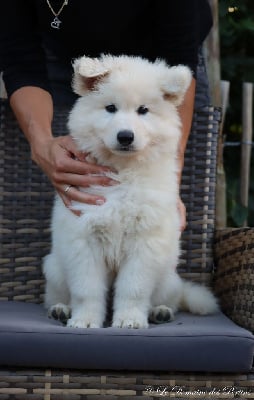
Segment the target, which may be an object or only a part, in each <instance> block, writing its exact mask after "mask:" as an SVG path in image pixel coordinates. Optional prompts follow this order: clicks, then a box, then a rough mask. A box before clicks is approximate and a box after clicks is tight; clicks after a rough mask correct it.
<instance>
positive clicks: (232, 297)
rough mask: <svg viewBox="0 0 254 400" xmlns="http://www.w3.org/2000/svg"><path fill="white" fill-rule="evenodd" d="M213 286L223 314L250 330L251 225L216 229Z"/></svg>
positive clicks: (253, 320) (253, 296) (253, 319)
mask: <svg viewBox="0 0 254 400" xmlns="http://www.w3.org/2000/svg"><path fill="white" fill-rule="evenodd" d="M215 260H216V265H217V271H216V280H215V290H216V292H217V294H218V296H219V298H220V301H221V307H222V309H223V311H224V312H225V314H227V315H228V316H230V318H231V319H233V320H234V321H235V322H236V323H238V324H239V325H241V326H244V327H245V328H247V329H249V330H251V331H252V332H254V229H253V228H242V229H222V230H219V231H217V233H216V241H215Z"/></svg>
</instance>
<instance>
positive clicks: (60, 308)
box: [48, 303, 71, 324]
mask: <svg viewBox="0 0 254 400" xmlns="http://www.w3.org/2000/svg"><path fill="white" fill-rule="evenodd" d="M48 317H49V318H54V319H56V320H58V321H61V322H62V323H63V324H66V322H67V321H68V319H69V318H70V317H71V308H70V307H69V306H67V305H66V304H63V303H57V304H55V305H54V306H51V307H50V308H49V309H48Z"/></svg>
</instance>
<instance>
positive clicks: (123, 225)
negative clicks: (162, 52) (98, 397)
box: [44, 56, 218, 328]
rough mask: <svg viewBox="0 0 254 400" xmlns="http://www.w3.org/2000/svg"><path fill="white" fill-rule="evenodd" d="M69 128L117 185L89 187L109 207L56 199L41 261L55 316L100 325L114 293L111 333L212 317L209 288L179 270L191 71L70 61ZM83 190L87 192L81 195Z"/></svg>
mask: <svg viewBox="0 0 254 400" xmlns="http://www.w3.org/2000/svg"><path fill="white" fill-rule="evenodd" d="M74 71H75V73H74V80H73V88H74V91H75V92H76V93H78V94H79V95H80V96H81V97H80V98H79V99H78V100H77V102H76V104H75V105H74V107H73V109H72V111H71V114H70V118H69V130H70V132H71V135H72V136H73V138H74V140H75V141H76V143H77V146H78V148H79V149H80V150H82V151H84V152H86V153H89V154H90V160H93V159H94V160H95V161H96V162H97V163H98V164H101V165H106V166H109V167H112V168H114V170H116V171H117V172H116V173H115V174H113V173H111V174H109V175H110V176H111V177H112V178H113V179H115V180H116V181H118V182H119V184H117V185H114V186H107V187H102V186H101V187H99V186H97V187H94V186H93V187H90V188H89V189H86V191H87V190H88V191H89V193H93V194H100V195H103V196H104V197H105V198H106V202H105V203H104V204H103V205H97V206H95V205H88V204H77V203H76V204H73V208H75V209H76V210H80V211H81V213H82V215H81V216H80V217H77V216H75V215H74V214H73V213H72V212H71V211H70V210H68V209H67V208H66V207H65V206H64V204H63V203H62V201H61V199H60V198H59V197H57V198H56V201H55V206H54V211H53V218H52V241H53V243H52V252H51V254H49V255H48V256H47V257H46V258H45V262H44V273H45V276H46V282H47V283H46V295H45V304H46V306H47V307H48V308H49V314H50V315H52V316H54V317H55V318H59V319H64V318H66V319H68V321H67V325H68V326H70V327H77V328H88V327H90V328H93V327H94V328H95V327H101V326H103V323H104V321H105V316H106V308H107V293H108V291H109V289H110V288H111V286H112V287H113V289H114V300H113V318H112V326H114V327H121V328H125V327H127V328H146V327H147V326H148V321H149V319H150V320H151V321H152V322H157V323H159V322H165V321H169V320H171V319H172V318H173V314H174V312H176V311H177V310H179V309H185V310H188V311H190V312H193V313H197V314H207V313H213V312H216V311H217V309H218V306H217V302H216V299H215V298H214V296H213V295H212V293H211V292H210V291H209V290H208V289H207V288H205V287H202V286H200V285H197V284H193V283H190V282H185V281H183V280H182V279H181V278H180V277H179V276H178V274H177V272H176V266H177V263H178V258H179V253H180V246H179V237H180V220H179V215H178V210H177V199H178V184H177V147H178V142H179V137H180V134H181V133H180V132H181V124H180V119H179V116H178V112H177V107H178V106H179V105H180V104H181V102H182V100H183V97H184V94H185V92H186V90H187V88H188V86H189V84H190V81H191V73H190V71H189V69H188V68H187V67H184V66H177V67H171V68H170V67H168V66H167V65H166V64H165V63H164V62H163V61H159V60H158V61H156V62H155V63H151V62H149V61H147V60H144V59H141V58H139V57H127V56H120V57H113V56H102V57H101V58H100V59H91V58H88V57H82V58H80V59H77V60H76V61H75V62H74ZM81 190H82V189H81Z"/></svg>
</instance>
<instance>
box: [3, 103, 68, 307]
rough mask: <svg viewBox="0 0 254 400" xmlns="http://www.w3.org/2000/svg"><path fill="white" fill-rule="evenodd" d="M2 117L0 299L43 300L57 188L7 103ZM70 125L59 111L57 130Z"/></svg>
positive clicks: (56, 120)
mask: <svg viewBox="0 0 254 400" xmlns="http://www.w3.org/2000/svg"><path fill="white" fill-rule="evenodd" d="M0 118H1V119H0V120H1V125H0V177H1V178H0V204H1V205H0V213H1V217H0V218H1V219H0V232H1V250H0V274H1V285H0V298H2V299H8V300H11V299H14V300H21V301H32V302H41V296H42V292H43V290H44V289H43V288H44V280H43V277H42V274H41V259H42V257H43V256H44V255H45V254H46V253H47V252H48V250H49V240H50V233H49V227H50V214H51V207H52V199H53V190H52V186H51V185H50V184H49V181H48V179H47V177H46V176H45V175H44V174H43V173H42V172H41V171H40V169H39V168H38V167H37V166H36V165H35V164H34V163H33V162H32V161H31V156H30V150H29V146H28V144H27V142H26V140H25V139H24V135H23V134H22V132H21V131H20V130H19V128H18V126H17V123H16V121H15V119H14V117H13V115H12V113H11V111H10V109H9V107H8V105H7V103H6V102H5V101H2V102H1V109H0ZM65 125H66V113H65V110H58V111H57V117H56V119H55V121H54V130H55V131H57V132H58V134H59V133H61V132H64V133H65V132H66V128H65Z"/></svg>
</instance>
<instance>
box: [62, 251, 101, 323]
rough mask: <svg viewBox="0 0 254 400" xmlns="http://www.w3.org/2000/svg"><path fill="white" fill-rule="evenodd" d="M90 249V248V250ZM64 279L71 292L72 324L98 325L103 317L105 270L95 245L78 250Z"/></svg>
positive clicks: (70, 321) (70, 320)
mask: <svg viewBox="0 0 254 400" xmlns="http://www.w3.org/2000/svg"><path fill="white" fill-rule="evenodd" d="M93 249H94V251H93ZM72 262H73V263H74V264H75V274H74V273H73V272H74V271H73V270H72V268H71V266H70V269H69V277H68V282H69V285H70V292H71V309H72V317H71V318H70V319H69V321H68V322H67V325H68V326H69V327H72V328H100V327H102V326H103V322H104V320H105V317H106V292H107V286H108V285H107V270H106V266H105V263H104V261H103V258H102V256H101V255H100V250H99V249H98V246H89V245H88V244H87V246H86V248H85V249H82V251H81V250H80V252H79V254H78V256H77V257H76V258H75V259H73V261H72Z"/></svg>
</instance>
